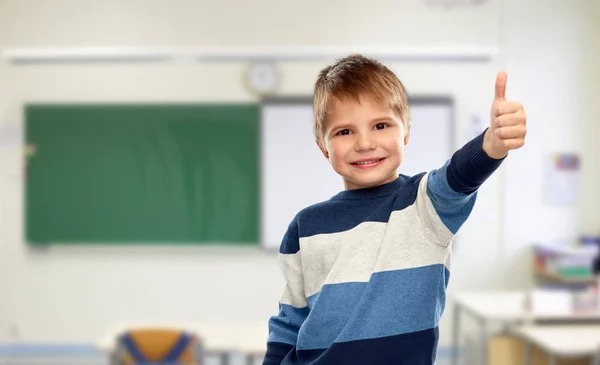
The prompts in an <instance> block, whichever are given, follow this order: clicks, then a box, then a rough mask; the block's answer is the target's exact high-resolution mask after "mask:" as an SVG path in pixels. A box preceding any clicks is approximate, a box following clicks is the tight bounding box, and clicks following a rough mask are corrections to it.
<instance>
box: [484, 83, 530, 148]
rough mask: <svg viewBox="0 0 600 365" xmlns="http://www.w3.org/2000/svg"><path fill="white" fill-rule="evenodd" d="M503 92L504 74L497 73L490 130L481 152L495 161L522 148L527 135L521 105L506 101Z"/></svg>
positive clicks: (504, 88)
mask: <svg viewBox="0 0 600 365" xmlns="http://www.w3.org/2000/svg"><path fill="white" fill-rule="evenodd" d="M505 92H506V72H499V73H498V76H497V77H496V92H495V95H494V102H493V103H492V109H491V113H490V128H488V130H487V132H486V133H485V136H484V141H483V150H484V151H485V152H486V153H487V155H488V156H490V157H492V158H495V159H501V158H503V157H505V156H506V154H507V153H508V151H510V150H516V149H518V148H521V147H523V145H525V135H526V134H527V116H526V115H525V110H523V105H521V103H516V102H511V101H507V100H506V98H505Z"/></svg>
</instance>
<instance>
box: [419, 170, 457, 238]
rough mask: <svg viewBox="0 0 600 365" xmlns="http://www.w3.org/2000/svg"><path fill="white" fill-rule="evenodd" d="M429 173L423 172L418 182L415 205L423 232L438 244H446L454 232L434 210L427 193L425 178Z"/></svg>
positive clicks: (426, 178)
mask: <svg viewBox="0 0 600 365" xmlns="http://www.w3.org/2000/svg"><path fill="white" fill-rule="evenodd" d="M428 178H429V173H427V174H425V176H423V178H422V179H421V181H420V182H419V191H418V193H417V199H416V201H415V205H416V207H417V212H418V215H419V220H420V221H421V224H420V226H421V227H422V228H424V229H423V234H424V235H425V236H427V237H428V238H429V239H430V240H432V241H433V242H437V243H438V244H439V245H442V246H448V245H450V243H451V242H452V239H453V238H454V234H453V233H452V232H451V231H450V230H449V229H448V227H446V225H445V224H444V222H442V219H441V218H440V216H439V215H438V214H437V212H436V211H435V207H434V206H433V203H432V202H431V199H429V195H427V180H428Z"/></svg>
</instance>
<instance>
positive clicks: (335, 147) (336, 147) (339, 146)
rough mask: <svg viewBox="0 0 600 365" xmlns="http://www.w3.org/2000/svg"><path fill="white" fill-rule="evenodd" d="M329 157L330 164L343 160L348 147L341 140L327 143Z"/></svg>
mask: <svg viewBox="0 0 600 365" xmlns="http://www.w3.org/2000/svg"><path fill="white" fill-rule="evenodd" d="M328 147H329V148H328V151H329V159H330V160H331V163H332V164H336V163H337V164H339V163H342V162H343V161H344V159H345V158H346V156H347V154H348V148H347V146H345V144H344V143H342V142H341V141H335V142H332V143H330V144H329V146H328Z"/></svg>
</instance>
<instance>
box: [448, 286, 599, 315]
mask: <svg viewBox="0 0 600 365" xmlns="http://www.w3.org/2000/svg"><path fill="white" fill-rule="evenodd" d="M451 298H452V299H453V301H454V303H455V304H458V305H460V306H461V307H462V308H464V309H466V310H467V311H469V312H471V313H472V314H474V315H476V316H477V317H480V318H485V319H492V320H503V321H522V320H569V319H574V320H586V319H589V320H600V312H596V313H548V312H545V313H534V312H531V311H529V310H528V309H527V299H528V293H527V292H525V291H489V292H462V293H457V294H455V295H451Z"/></svg>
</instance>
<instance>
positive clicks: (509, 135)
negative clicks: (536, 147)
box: [494, 125, 527, 140]
mask: <svg viewBox="0 0 600 365" xmlns="http://www.w3.org/2000/svg"><path fill="white" fill-rule="evenodd" d="M494 133H495V134H496V136H497V137H498V138H500V139H501V140H511V139H525V136H526V135H527V128H525V126H524V125H517V126H511V127H502V128H497V129H496V130H494Z"/></svg>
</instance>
